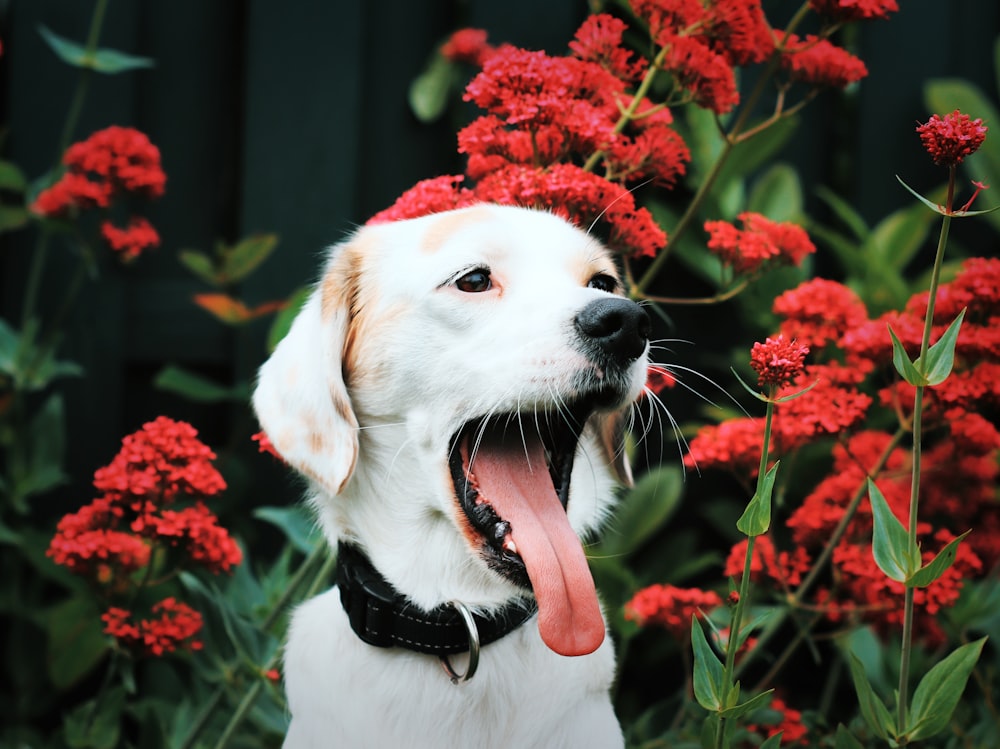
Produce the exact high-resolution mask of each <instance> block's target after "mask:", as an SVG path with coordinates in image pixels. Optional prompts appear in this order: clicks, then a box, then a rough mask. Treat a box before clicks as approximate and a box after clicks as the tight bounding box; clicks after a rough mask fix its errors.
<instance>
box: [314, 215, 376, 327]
mask: <svg viewBox="0 0 1000 749" xmlns="http://www.w3.org/2000/svg"><path fill="white" fill-rule="evenodd" d="M374 246H375V238H374V237H373V236H372V235H371V234H365V233H360V234H358V235H357V236H356V237H355V238H354V239H353V240H351V242H350V243H349V244H347V245H345V246H344V247H342V248H341V249H340V250H339V251H338V254H337V257H336V258H335V259H334V261H333V262H332V263H331V264H330V265H329V266H328V267H327V269H326V275H325V276H324V277H323V281H322V283H321V284H320V315H321V317H322V319H323V322H329V321H330V319H331V318H332V317H333V316H334V315H335V314H337V312H338V310H343V311H345V312H346V313H347V314H348V315H350V314H351V312H352V311H353V310H352V308H353V306H354V304H355V297H356V296H357V293H358V291H357V289H358V279H359V277H360V275H361V264H362V261H363V258H364V257H365V256H366V255H367V254H368V253H369V252H371V251H372V249H373V248H374Z"/></svg>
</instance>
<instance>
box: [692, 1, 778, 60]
mask: <svg viewBox="0 0 1000 749" xmlns="http://www.w3.org/2000/svg"><path fill="white" fill-rule="evenodd" d="M707 10H708V18H707V20H706V22H705V30H704V31H703V32H702V33H703V34H704V35H705V36H706V37H708V39H710V43H711V46H712V48H713V49H714V50H715V51H716V52H718V53H719V54H721V55H723V56H724V57H726V58H727V59H728V60H729V62H730V63H731V64H733V65H746V64H747V63H751V62H763V61H764V60H766V59H767V58H768V57H770V56H771V54H772V53H773V52H774V36H773V35H772V33H771V27H770V26H769V25H768V23H767V19H766V18H765V17H764V11H763V10H762V9H761V3H760V0H713V2H711V3H710V4H709V6H708V9H707Z"/></svg>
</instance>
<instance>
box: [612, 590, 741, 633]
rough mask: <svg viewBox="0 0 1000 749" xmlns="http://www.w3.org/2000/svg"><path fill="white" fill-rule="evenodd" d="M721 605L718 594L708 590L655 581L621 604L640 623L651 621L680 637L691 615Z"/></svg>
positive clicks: (689, 625) (629, 615) (630, 617)
mask: <svg viewBox="0 0 1000 749" xmlns="http://www.w3.org/2000/svg"><path fill="white" fill-rule="evenodd" d="M721 605H722V598H720V597H719V594H718V593H715V592H714V591H711V590H700V589H698V588H678V587H675V586H673V585H659V584H657V585H650V586H649V587H648V588H643V589H642V590H640V591H639V592H638V593H636V594H635V595H634V596H633V597H632V600H630V601H629V602H628V603H626V604H625V618H626V619H629V620H632V621H636V622H638V623H639V625H640V626H642V627H646V626H649V625H650V624H655V625H657V626H660V627H663V628H665V629H666V630H667V631H668V632H669V633H670V634H671V635H673V637H674V638H676V639H678V640H684V639H685V638H687V637H688V636H689V635H690V633H691V617H692V616H694V615H695V614H698V613H702V612H704V613H707V612H709V611H711V610H712V609H715V608H718V607H719V606H721Z"/></svg>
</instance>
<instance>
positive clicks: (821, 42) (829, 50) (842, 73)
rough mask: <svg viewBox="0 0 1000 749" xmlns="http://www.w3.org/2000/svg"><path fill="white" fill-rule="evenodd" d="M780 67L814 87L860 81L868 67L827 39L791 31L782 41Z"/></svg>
mask: <svg viewBox="0 0 1000 749" xmlns="http://www.w3.org/2000/svg"><path fill="white" fill-rule="evenodd" d="M782 46H783V48H784V49H783V51H782V54H781V68H782V70H784V71H785V72H786V73H788V77H789V78H790V79H791V80H793V81H797V82H799V83H805V84H807V85H809V86H813V87H827V88H845V87H847V86H849V85H850V84H852V83H857V82H858V81H860V80H861V79H862V78H864V77H865V76H866V75H868V68H867V67H865V64H864V63H863V62H862V61H861V60H859V59H858V58H857V57H855V56H854V55H852V54H851V53H850V52H848V51H847V50H845V49H841V48H840V47H838V46H836V45H834V44H832V43H831V42H829V41H828V40H826V39H821V38H819V37H816V36H813V35H812V34H809V35H808V36H806V37H805V38H804V39H802V38H799V37H798V36H796V35H795V34H788V35H786V38H785V40H784V42H783V43H782Z"/></svg>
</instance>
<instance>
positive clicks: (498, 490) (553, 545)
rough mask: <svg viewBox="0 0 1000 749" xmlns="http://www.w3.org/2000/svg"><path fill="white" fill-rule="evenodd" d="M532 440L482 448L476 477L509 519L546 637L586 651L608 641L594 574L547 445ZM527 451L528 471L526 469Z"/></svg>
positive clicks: (559, 648)
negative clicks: (558, 488)
mask: <svg viewBox="0 0 1000 749" xmlns="http://www.w3.org/2000/svg"><path fill="white" fill-rule="evenodd" d="M528 442H529V444H528V445H527V446H526V445H525V444H523V443H522V442H520V441H516V444H514V445H510V446H507V445H504V446H497V449H496V450H495V451H494V450H489V451H485V450H484V451H481V452H480V454H479V455H478V456H477V458H476V463H475V474H476V480H477V482H478V485H479V490H480V492H482V494H483V495H484V496H485V497H486V498H487V499H488V500H489V503H490V504H491V505H492V506H493V509H494V510H496V512H497V514H498V515H500V517H501V518H503V519H504V520H506V521H508V522H509V523H510V525H511V537H512V538H513V540H514V543H515V544H516V545H517V553H518V554H519V555H520V556H521V559H523V560H524V564H525V566H526V567H527V568H528V578H529V579H530V580H531V587H532V588H533V589H534V591H535V599H536V600H537V601H538V629H539V632H540V634H541V636H542V640H544V641H545V644H546V645H548V646H549V647H550V648H551V649H552V650H554V651H555V652H557V653H559V654H560V655H586V654H587V653H592V652H594V651H595V650H597V648H598V647H599V646H600V644H601V643H602V642H603V641H604V619H603V617H602V616H601V608H600V604H599V603H598V601H597V591H596V590H595V588H594V578H593V577H592V576H591V574H590V569H589V568H588V567H587V560H586V558H585V557H584V554H583V546H581V544H580V539H579V538H577V535H576V533H575V532H574V531H573V528H572V527H570V524H569V520H568V519H567V517H566V511H565V509H564V508H563V506H562V503H561V502H560V501H559V497H558V495H557V494H556V492H555V489H554V488H553V486H552V480H551V479H550V478H549V474H548V469H547V468H546V463H545V453H544V449H543V448H542V445H541V443H540V442H536V443H535V444H534V445H531V444H530V442H531V440H528ZM487 452H489V453H490V454H489V455H487V454H486V453H487ZM526 453H527V457H528V461H529V463H530V466H531V470H530V471H528V470H525V469H524V463H523V461H524V457H525V454H526Z"/></svg>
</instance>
